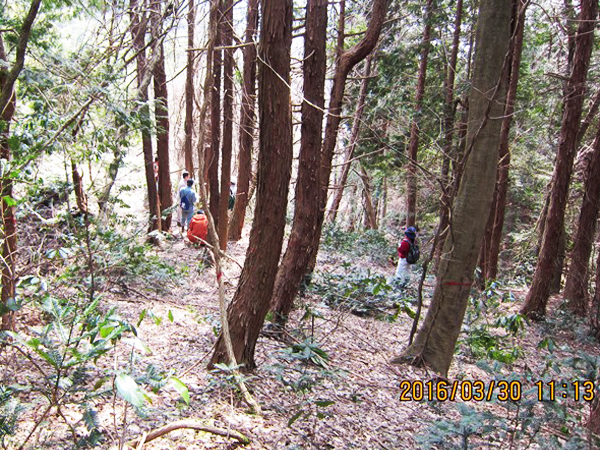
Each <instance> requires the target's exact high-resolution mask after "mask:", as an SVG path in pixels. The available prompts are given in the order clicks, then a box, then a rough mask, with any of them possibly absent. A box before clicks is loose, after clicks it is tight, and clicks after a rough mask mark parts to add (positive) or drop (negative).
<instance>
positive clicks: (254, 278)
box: [209, 0, 292, 369]
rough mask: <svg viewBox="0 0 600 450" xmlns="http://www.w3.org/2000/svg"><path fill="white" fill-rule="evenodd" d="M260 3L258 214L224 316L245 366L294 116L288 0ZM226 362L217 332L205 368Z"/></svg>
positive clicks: (268, 290)
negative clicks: (212, 350)
mask: <svg viewBox="0 0 600 450" xmlns="http://www.w3.org/2000/svg"><path fill="white" fill-rule="evenodd" d="M261 3H262V17H263V21H262V30H261V38H260V39H261V43H260V47H259V48H260V49H261V55H260V56H261V58H260V61H261V65H260V67H259V71H260V72H259V114H260V136H259V145H260V153H259V157H258V158H259V160H258V179H257V199H256V212H255V220H254V222H253V224H252V230H251V231H250V243H249V246H248V251H247V253H246V262H245V264H244V268H243V269H242V273H241V275H240V281H239V284H238V288H237V291H236V293H235V295H234V297H233V300H232V302H231V304H230V305H229V308H228V314H227V315H228V317H229V320H228V324H229V329H230V330H231V340H232V344H233V350H234V353H235V357H236V360H237V362H238V363H240V364H244V365H245V368H246V369H252V368H254V367H255V362H254V349H255V346H256V340H257V339H258V335H259V333H260V330H261V328H262V324H263V321H264V318H265V316H266V314H267V311H268V310H269V301H270V299H271V295H272V294H273V285H274V283H275V276H276V275H277V265H278V263H279V257H280V254H281V247H282V244H283V232H284V228H285V213H286V206H287V195H288V188H289V181H290V177H291V168H292V114H291V103H290V92H289V88H288V86H289V80H290V48H291V42H292V0H263V2H261ZM264 62H268V65H267V64H265V63H264ZM228 361H229V358H228V356H227V352H226V349H225V342H224V339H223V337H222V336H220V337H219V339H218V340H217V343H216V345H215V352H214V353H213V355H212V358H211V360H210V363H209V367H212V366H213V365H214V364H216V363H223V362H225V363H226V362H228Z"/></svg>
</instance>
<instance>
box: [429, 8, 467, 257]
mask: <svg viewBox="0 0 600 450" xmlns="http://www.w3.org/2000/svg"><path fill="white" fill-rule="evenodd" d="M462 16H463V0H458V2H457V3H456V17H455V18H454V34H453V36H452V50H451V52H450V60H449V61H448V64H447V67H446V77H445V79H444V94H445V97H444V120H443V122H442V128H443V133H444V146H443V153H444V154H443V161H442V173H441V175H442V176H441V178H442V185H443V186H444V189H443V191H442V195H441V199H440V225H439V229H440V236H439V239H438V246H437V249H436V252H435V255H436V264H435V266H436V267H437V265H438V264H437V262H438V260H439V255H440V253H441V251H442V248H443V246H444V240H445V239H446V233H447V231H448V224H449V221H450V208H451V201H452V199H451V192H452V186H451V183H450V159H451V157H452V141H453V139H454V118H455V116H456V108H455V106H454V82H455V76H456V61H457V59H458V47H459V45H460V32H461V26H462Z"/></svg>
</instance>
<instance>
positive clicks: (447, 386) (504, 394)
mask: <svg viewBox="0 0 600 450" xmlns="http://www.w3.org/2000/svg"><path fill="white" fill-rule="evenodd" d="M529 386H531V385H529ZM533 386H534V387H536V388H537V397H534V398H535V399H537V400H538V401H540V402H542V401H555V400H556V399H558V398H563V399H571V400H574V401H576V402H578V401H581V400H584V401H586V402H591V401H592V400H593V399H594V396H595V392H596V387H595V384H594V382H592V381H590V380H581V381H571V382H569V383H566V382H565V383H563V382H557V381H541V380H540V381H537V382H534V383H533ZM399 388H400V401H401V402H415V401H416V402H420V401H423V400H427V401H434V400H436V401H439V402H445V401H450V402H453V401H457V400H461V401H463V402H471V401H475V402H482V401H487V402H489V401H492V400H498V401H500V402H508V401H511V402H518V401H520V400H522V399H523V393H524V392H527V393H531V392H532V390H530V389H528V388H527V386H525V388H524V386H523V384H522V383H521V381H518V380H489V381H482V380H454V381H447V380H439V379H438V380H429V381H421V380H402V381H400V386H399ZM535 391H536V389H533V392H535Z"/></svg>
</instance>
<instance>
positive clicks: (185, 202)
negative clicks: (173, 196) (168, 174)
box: [179, 189, 192, 211]
mask: <svg viewBox="0 0 600 450" xmlns="http://www.w3.org/2000/svg"><path fill="white" fill-rule="evenodd" d="M179 196H180V197H181V209H185V210H186V211H188V210H190V209H192V202H190V199H189V198H188V196H187V193H186V192H185V189H182V190H181V192H180V193H179Z"/></svg>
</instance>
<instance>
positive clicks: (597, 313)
mask: <svg viewBox="0 0 600 450" xmlns="http://www.w3.org/2000/svg"><path fill="white" fill-rule="evenodd" d="M590 333H591V334H592V336H594V337H595V338H596V339H597V340H598V341H600V252H598V257H597V259H596V276H595V279H594V296H593V297H592V312H591V314H590ZM596 413H600V411H597V412H596ZM598 421H599V422H600V418H599V419H598Z"/></svg>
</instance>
